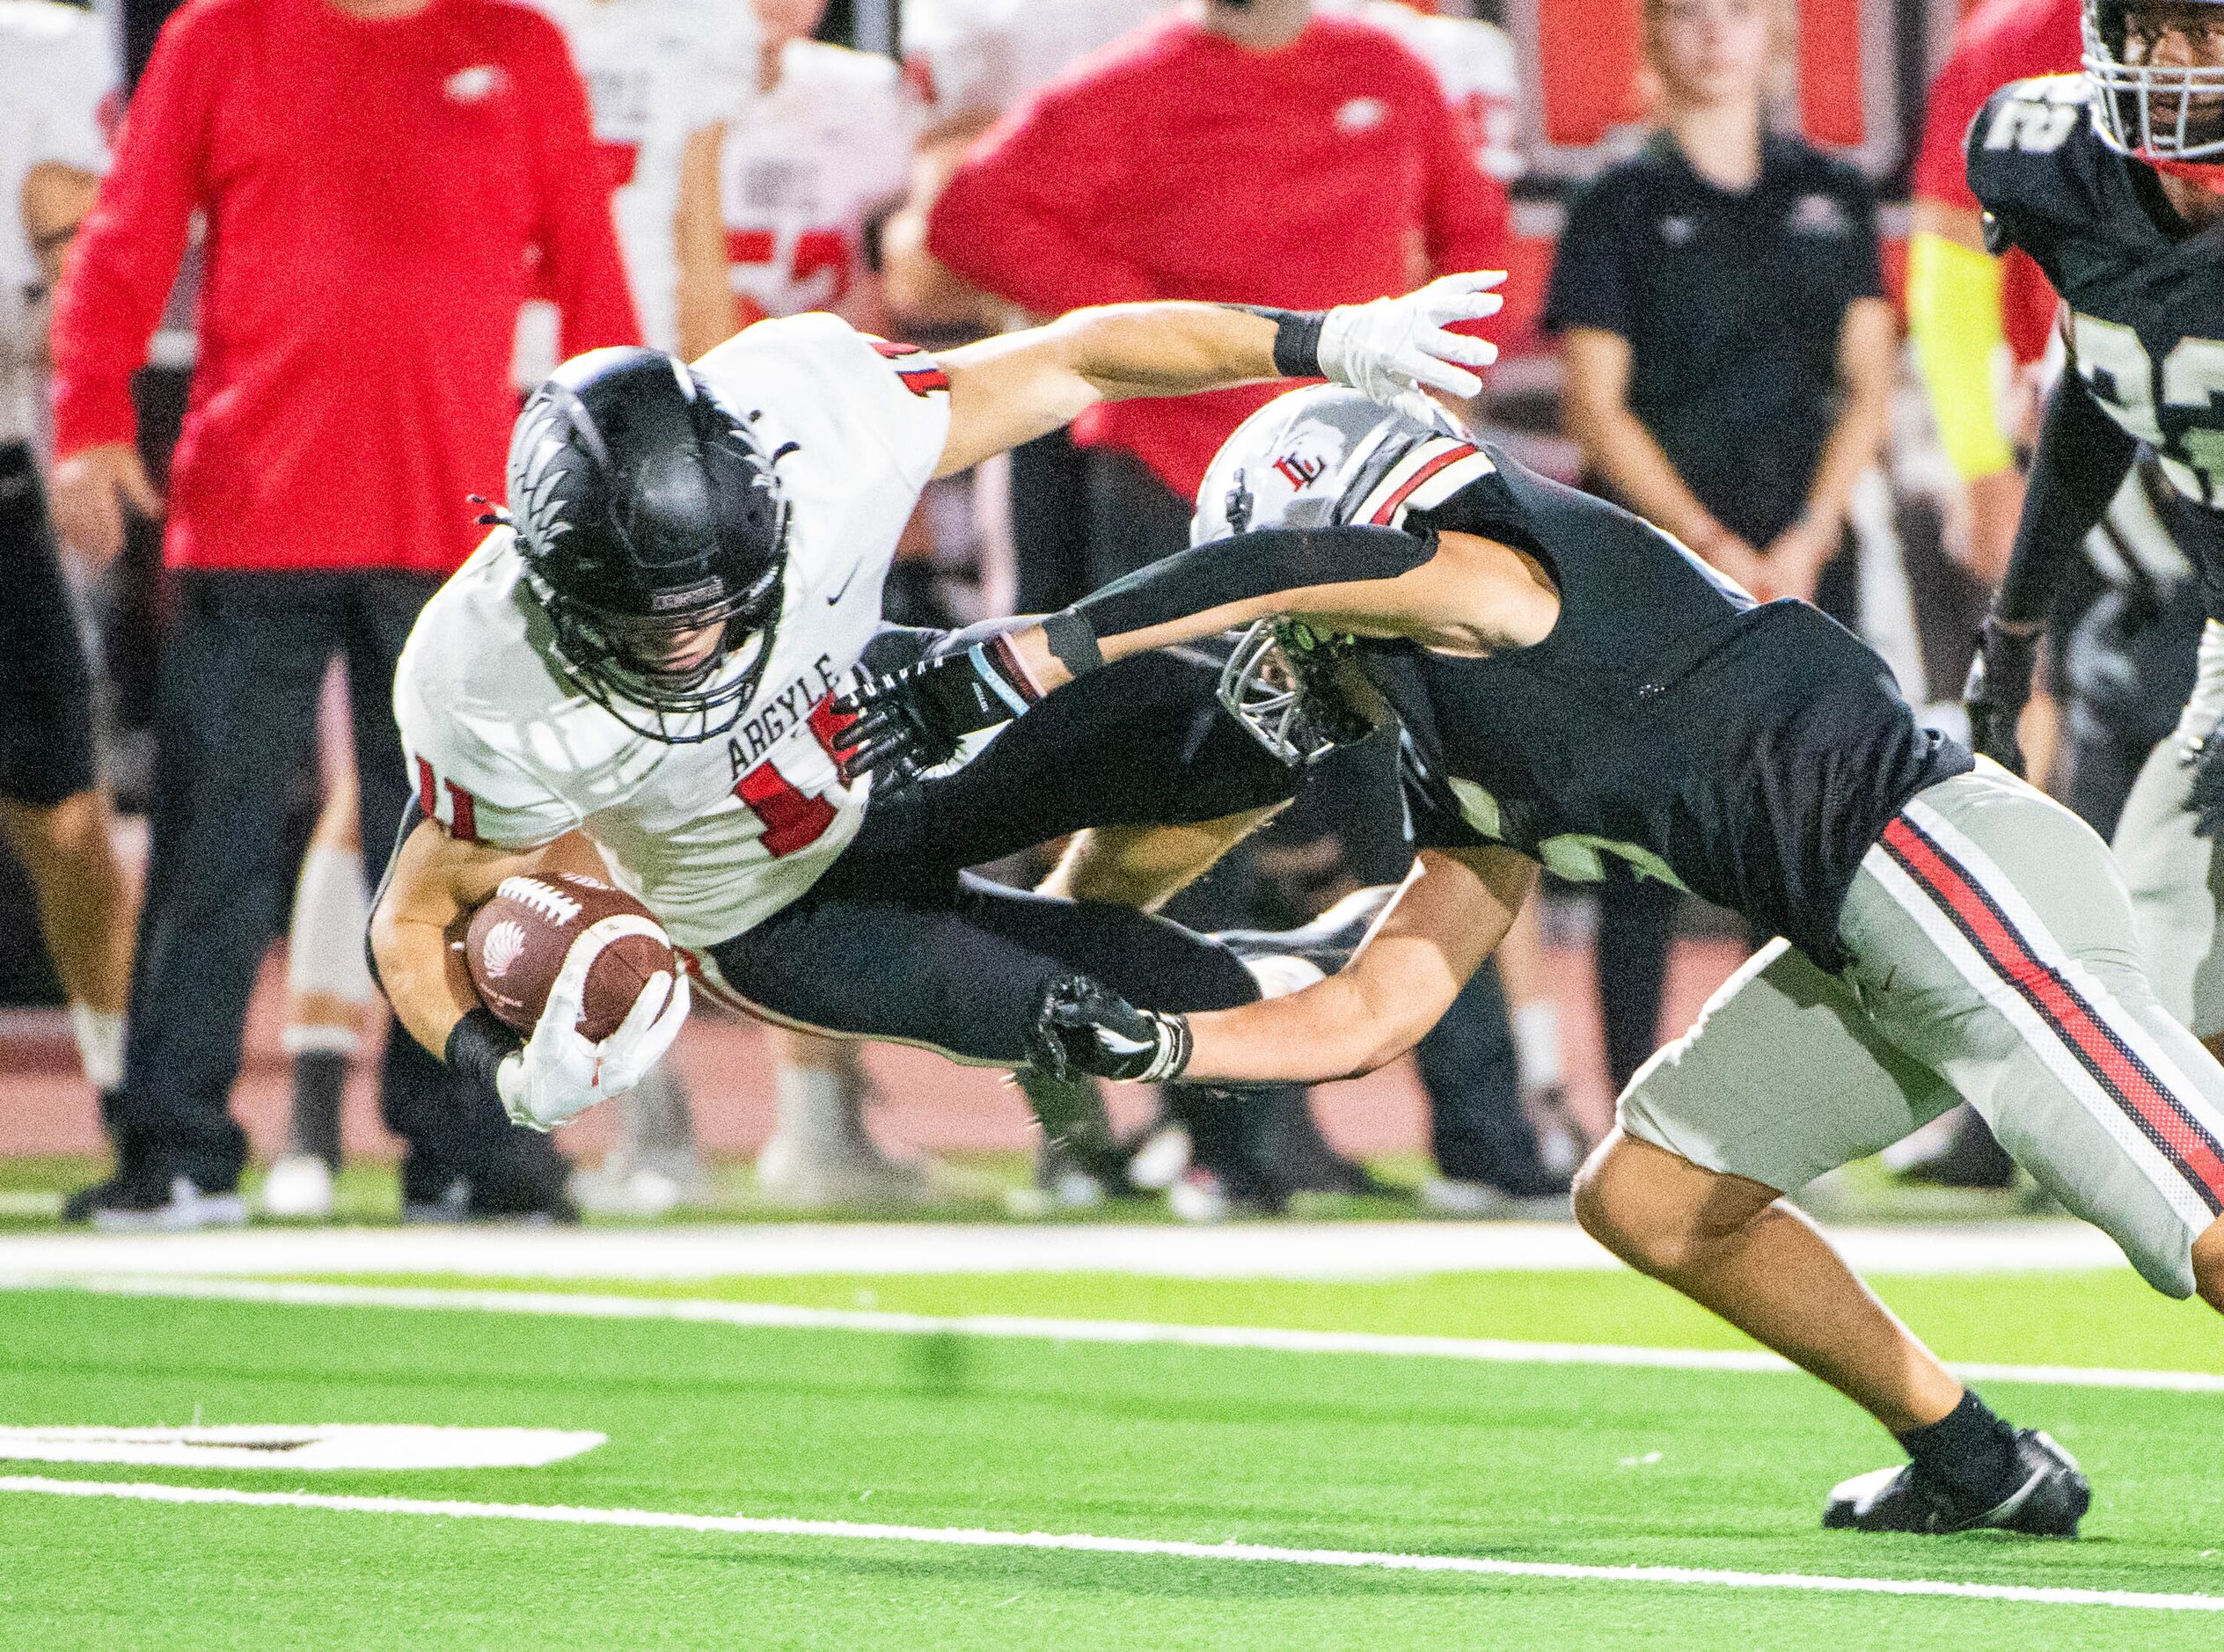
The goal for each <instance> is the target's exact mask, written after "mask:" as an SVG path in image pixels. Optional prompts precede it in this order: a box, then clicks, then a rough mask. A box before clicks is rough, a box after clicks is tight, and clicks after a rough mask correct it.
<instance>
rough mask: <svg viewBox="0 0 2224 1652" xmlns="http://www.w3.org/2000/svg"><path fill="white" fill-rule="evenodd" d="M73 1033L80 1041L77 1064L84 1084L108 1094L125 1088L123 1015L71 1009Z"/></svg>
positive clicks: (76, 1006)
mask: <svg viewBox="0 0 2224 1652" xmlns="http://www.w3.org/2000/svg"><path fill="white" fill-rule="evenodd" d="M70 1035H71V1036H72V1037H73V1038H75V1039H76V1040H77V1062H78V1064H79V1065H80V1066H82V1067H83V1068H84V1073H85V1082H86V1083H87V1084H89V1085H91V1086H92V1087H93V1088H94V1089H96V1090H99V1091H100V1092H102V1093H106V1092H108V1091H110V1090H118V1089H121V1088H122V1087H123V1012H121V1010H96V1009H94V1008H93V1007H92V1005H90V1004H72V1005H70Z"/></svg>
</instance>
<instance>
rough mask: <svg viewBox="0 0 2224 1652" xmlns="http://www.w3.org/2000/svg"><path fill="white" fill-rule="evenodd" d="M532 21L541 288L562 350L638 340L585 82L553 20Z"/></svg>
mask: <svg viewBox="0 0 2224 1652" xmlns="http://www.w3.org/2000/svg"><path fill="white" fill-rule="evenodd" d="M535 22H536V23H537V24H538V26H539V30H541V31H545V39H544V40H543V41H542V42H541V44H540V47H539V49H538V52H537V53H536V62H535V76H536V78H537V79H538V81H539V82H540V83H541V90H540V91H539V93H538V96H537V97H536V98H535V99H534V103H535V105H536V106H537V107H538V110H539V112H540V130H539V143H540V191H541V224H540V256H541V262H540V289H541V291H542V293H543V294H544V295H545V296H547V297H548V298H549V299H551V300H552V301H553V302H554V303H555V304H556V306H557V309H558V310H559V311H560V313H561V315H562V318H563V345H562V349H563V353H564V355H566V356H574V355H578V354H580V352H582V350H592V349H596V348H599V347H602V346H604V345H607V344H639V343H640V341H641V324H640V317H639V316H638V315H637V314H636V313H635V311H634V309H633V290H632V289H630V288H629V287H628V286H627V285H626V282H625V264H624V262H623V260H622V259H620V257H619V254H618V228H617V224H616V222H615V221H614V220H613V218H612V217H611V194H610V187H609V179H608V175H607V173H606V172H605V171H604V166H603V164H602V161H601V157H599V156H598V155H597V153H596V148H595V125H594V119H593V117H592V115H590V114H589V112H588V106H587V87H586V84H585V83H584V82H583V81H582V80H581V79H580V77H579V70H578V69H575V68H574V67H573V64H572V59H571V53H570V51H569V50H568V49H567V48H566V47H565V45H564V40H563V36H562V35H561V34H560V33H558V32H557V30H556V27H555V26H554V25H553V24H548V23H543V22H541V21H540V19H538V18H536V19H535ZM537 32H538V31H537Z"/></svg>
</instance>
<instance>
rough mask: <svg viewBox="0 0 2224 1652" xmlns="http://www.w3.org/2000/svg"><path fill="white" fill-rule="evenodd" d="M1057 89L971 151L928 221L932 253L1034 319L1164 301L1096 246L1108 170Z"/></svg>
mask: <svg viewBox="0 0 2224 1652" xmlns="http://www.w3.org/2000/svg"><path fill="white" fill-rule="evenodd" d="M1086 95H1087V94H1086V91H1083V90H1082V89H1080V88H1079V87H1072V86H1069V87H1064V88H1061V90H1060V91H1059V93H1058V95H1057V97H1055V98H1053V99H1037V100H1035V102H1033V103H1029V104H1023V105H1021V106H1020V107H1019V108H1018V109H1016V110H1014V111H1013V112H1012V113H1010V114H1009V115H1007V116H1006V117H1005V119H1004V120H1003V121H999V123H998V124H997V125H996V127H995V128H992V129H991V131H990V132H989V133H988V134H987V135H986V136H984V137H983V138H982V140H981V141H980V142H979V143H977V144H976V145H974V147H973V149H972V150H971V151H970V152H969V154H968V155H967V156H966V157H965V159H964V160H963V162H962V163H961V164H959V166H958V169H957V171H956V172H955V173H954V174H953V175H952V177H951V179H950V181H949V183H948V184H947V185H946V186H944V188H943V190H942V193H941V194H940V195H939V196H938V197H936V199H935V202H934V206H933V210H932V211H931V212H930V213H929V214H928V216H927V226H926V244H927V250H928V251H929V252H933V254H934V256H935V257H936V258H938V259H941V260H942V262H943V263H944V264H946V265H947V266H948V267H949V268H950V269H951V271H952V272H953V273H954V274H956V275H958V276H959V277H961V278H962V279H963V280H965V281H970V282H972V283H973V284H974V285H975V286H976V287H979V288H981V289H984V291H987V292H991V293H994V294H995V295H996V296H998V297H999V298H1003V299H1006V300H1008V301H1009V302H1011V303H1015V304H1018V305H1019V306H1020V307H1021V309H1024V310H1027V311H1030V312H1032V313H1033V314H1035V315H1038V316H1056V315H1063V314H1064V312H1065V311H1069V310H1078V309H1079V308H1081V307H1082V306H1083V305H1086V304H1110V303H1128V302H1130V301H1134V300H1138V299H1148V298H1156V297H1159V296H1160V292H1159V289H1158V283H1157V281H1154V280H1153V279H1152V276H1151V274H1150V273H1149V272H1148V271H1147V270H1145V269H1144V268H1143V267H1140V266H1139V265H1137V264H1134V263H1131V262H1130V261H1129V260H1128V259H1123V258H1122V257H1121V256H1119V254H1117V253H1116V252H1113V251H1112V250H1111V249H1110V248H1108V247H1106V246H1104V245H1101V244H1100V243H1099V242H1097V241H1096V240H1095V239H1094V238H1092V237H1091V235H1090V234H1089V232H1088V229H1087V226H1088V225H1090V224H1092V223H1103V222H1106V221H1107V220H1106V218H1105V216H1104V215H1103V214H1101V213H1092V212H1088V211H1086V203H1087V202H1088V201H1090V198H1091V196H1092V194H1093V193H1094V191H1093V189H1092V185H1093V184H1094V182H1095V181H1096V180H1097V179H1098V178H1099V177H1100V176H1101V168H1102V167H1103V166H1104V164H1105V159H1104V152H1103V144H1102V140H1101V135H1092V134H1089V133H1086V132H1084V131H1083V130H1081V129H1080V122H1079V115H1078V111H1077V110H1075V109H1074V108H1072V107H1071V106H1070V104H1071V103H1072V100H1073V99H1076V98H1077V97H1085V96H1086Z"/></svg>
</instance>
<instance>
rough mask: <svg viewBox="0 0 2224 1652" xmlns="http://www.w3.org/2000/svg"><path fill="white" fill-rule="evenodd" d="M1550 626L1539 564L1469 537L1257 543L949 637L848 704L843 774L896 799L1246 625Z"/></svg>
mask: <svg viewBox="0 0 2224 1652" xmlns="http://www.w3.org/2000/svg"><path fill="white" fill-rule="evenodd" d="M1558 611H1559V596H1558V592H1557V591H1556V589H1555V588H1554V586H1553V584H1552V581H1551V580H1550V578H1549V576H1547V574H1545V572H1544V570H1543V568H1542V567H1541V566H1540V564H1538V563H1537V562H1536V561H1535V560H1534V559H1531V558H1528V557H1525V556H1524V555H1522V554H1521V553H1520V552H1517V551H1515V550H1513V549H1512V548H1511V547H1510V546H1507V545H1500V544H1498V543H1497V542H1496V541H1495V540H1489V539H1485V538H1482V537H1480V536H1478V535H1475V534H1468V533H1459V532H1451V531H1446V532H1443V533H1438V532H1437V531H1435V530H1423V531H1420V532H1410V531H1408V530H1402V529H1395V528H1378V527H1372V526H1360V525H1346V526H1338V527H1329V528H1269V529H1262V530H1258V531H1256V532H1254V533H1244V534H1237V535H1235V536H1234V537H1232V538H1227V539H1218V540H1215V541H1213V542H1212V543H1211V544H1210V545H1199V546H1196V547H1195V548H1193V549H1191V550H1189V551H1184V552H1181V553H1180V554H1179V555H1176V556H1172V557H1168V558H1167V559H1165V560H1163V561H1161V562H1157V563H1154V564H1152V566H1151V567H1147V568H1144V569H1142V570H1140V571H1139V572H1138V573H1135V574H1130V575H1129V576H1128V577H1127V578H1125V579H1123V580H1119V581H1115V582H1114V583H1112V584H1110V585H1108V586H1106V587H1105V588H1103V589H1102V590H1100V591H1096V592H1094V593H1092V594H1091V595H1090V596H1086V597H1084V598H1082V599H1081V600H1080V601H1079V602H1078V603H1074V604H1073V605H1072V607H1070V608H1067V609H1065V610H1063V611H1061V612H1059V613H1056V614H1051V615H1049V616H1047V617H1042V618H1031V619H1024V620H1006V621H997V622H993V623H992V624H991V625H984V626H979V627H976V628H974V629H973V630H972V631H970V632H960V633H958V634H957V635H956V637H955V640H954V646H952V647H949V648H947V649H946V650H945V651H944V652H942V653H940V654H936V655H934V656H933V657H931V658H929V659H926V660H924V661H921V662H918V664H916V665H911V666H907V667H905V668H904V669H903V670H901V671H898V672H896V673H895V674H894V675H893V676H886V677H882V678H879V679H877V680H875V681H874V682H872V683H868V684H867V685H866V687H864V688H863V689H861V690H860V691H858V692H857V693H855V694H853V695H852V696H851V697H849V698H848V699H847V700H846V701H845V710H847V711H849V712H851V713H854V714H855V720H854V721H853V722H852V724H850V725H849V727H848V728H847V730H846V731H845V740H846V741H847V742H848V744H847V746H846V748H845V750H844V752H843V754H842V763H843V765H844V768H845V771H846V772H847V773H849V774H850V775H852V777H854V776H856V775H859V774H863V773H885V774H886V775H887V776H888V778H889V779H890V780H892V781H894V782H895V783H897V784H901V783H902V782H903V781H904V780H906V779H908V778H911V777H912V776H914V775H916V774H918V772H919V771H922V770H924V769H927V768H932V767H933V766H934V765H935V764H938V763H941V762H945V761H947V759H948V758H949V757H951V756H952V755H954V754H955V750H956V749H957V742H958V741H959V740H960V739H962V737H963V736H964V735H968V734H971V733H974V732H977V731H978V730H980V729H984V728H989V727H994V726H995V725H996V724H998V723H1001V722H1005V721H1006V720H1010V719H1011V718H1013V717H1018V716H1021V715H1022V714H1024V713H1025V712H1026V711H1027V709H1028V707H1029V706H1030V705H1034V704H1035V702H1036V701H1038V700H1040V699H1041V698H1042V696H1043V695H1045V694H1048V693H1050V692H1052V691H1055V690H1057V689H1058V688H1061V687H1063V686H1064V684H1065V683H1070V682H1072V680H1073V679H1074V678H1075V677H1076V676H1080V675H1081V674H1082V673H1084V672H1086V671H1093V670H1095V669H1098V668H1099V667H1101V666H1104V665H1108V664H1111V663H1113V662H1116V661H1120V660H1124V659H1127V658H1129V657H1130V656H1131V655H1134V654H1142V653H1145V652H1146V651H1148V650H1150V649H1152V648H1167V647H1174V646H1176V645H1178V644H1181V643H1184V642H1193V641H1196V640H1198V639H1200V638H1203V637H1211V636H1215V635H1218V633H1219V632H1224V631H1230V630H1234V629H1236V628H1238V627H1240V626H1243V625H1249V624H1251V623H1252V622H1253V621H1254V620H1259V619H1268V618H1280V617H1287V618H1298V619H1303V620H1305V621H1306V622H1307V623H1308V624H1310V625H1313V626H1314V627H1315V628H1316V629H1318V630H1320V631H1324V632H1332V633H1336V634H1342V635H1346V636H1355V637H1379V638H1386V637H1403V638H1409V639H1411V640H1414V641H1416V642H1418V643H1420V644H1421V645H1422V646H1423V647H1430V648H1436V649H1438V650H1440V651H1442V652H1444V653H1447V654H1470V655H1472V654H1486V653H1489V651H1490V650H1492V649H1494V648H1499V647H1508V646H1518V645H1521V644H1525V643H1529V642H1533V641H1535V640H1538V639H1539V638H1540V637H1542V636H1543V635H1544V634H1545V633H1546V632H1549V631H1550V630H1551V629H1552V625H1553V622H1554V620H1555V618H1556V616H1557V614H1558Z"/></svg>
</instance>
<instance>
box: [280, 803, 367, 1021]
mask: <svg viewBox="0 0 2224 1652" xmlns="http://www.w3.org/2000/svg"><path fill="white" fill-rule="evenodd" d="M369 927H370V896H369V893H368V892H367V891H366V890H365V889H364V888H363V859H362V855H360V854H358V853H356V852H355V851H354V850H352V849H334V848H332V847H331V846H329V845H327V844H310V845H309V852H308V853H307V854H305V855H304V856H303V857H302V859H301V881H300V882H299V883H298V884H297V885H296V887H295V889H294V911H293V921H292V925H291V926H290V928H289V931H288V933H287V939H286V990H288V991H289V992H290V993H292V994H293V995H294V996H295V997H296V998H339V999H340V1000H342V1001H343V1002H346V1003H348V1004H357V1005H368V1004H370V1003H372V1002H373V1001H374V1000H375V999H376V998H377V994H378V989H377V987H375V986H373V985H372V984H371V979H370V966H369V964H368V963H366V962H365V961H363V936H364V932H366V931H367V930H369ZM284 1042H285V1047H286V1049H287V1051H288V1053H289V1054H292V1055H299V1054H301V1053H302V1052H303V1051H304V1050H311V1049H322V1050H332V1051H334V1052H335V1053H338V1054H340V1055H352V1054H353V1053H354V1052H355V1048H356V1046H357V1045H358V1044H360V1043H361V1042H362V1037H361V1034H359V1033H358V1031H357V1030H356V1028H355V1027H335V1026H332V1025H328V1024H311V1023H304V1024H299V1025H294V1026H289V1027H287V1028H286V1030H285V1034H284Z"/></svg>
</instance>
